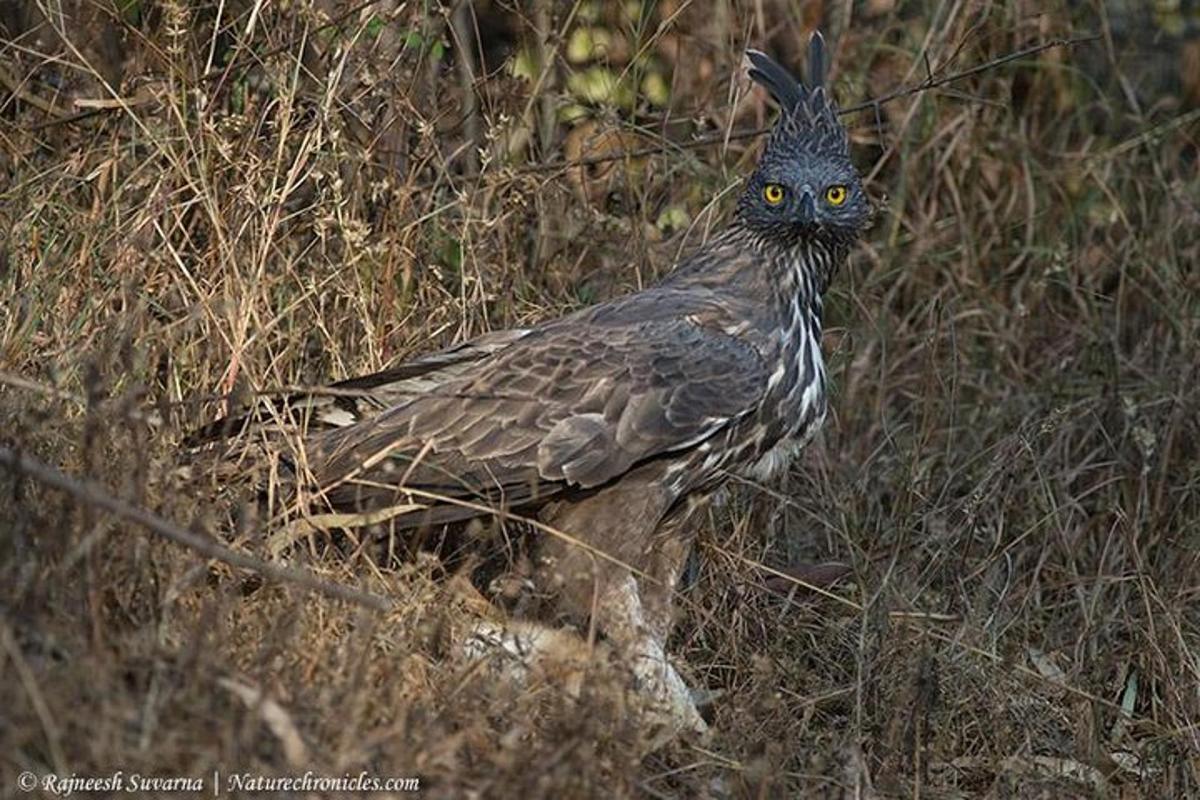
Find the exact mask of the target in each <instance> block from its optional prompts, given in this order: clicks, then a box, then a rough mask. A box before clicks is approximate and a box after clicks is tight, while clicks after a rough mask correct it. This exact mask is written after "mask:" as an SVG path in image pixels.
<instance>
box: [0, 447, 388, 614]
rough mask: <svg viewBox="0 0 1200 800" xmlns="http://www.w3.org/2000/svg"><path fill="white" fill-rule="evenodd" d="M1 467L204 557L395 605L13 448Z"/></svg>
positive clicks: (379, 607) (375, 605) (1, 451)
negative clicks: (221, 538)
mask: <svg viewBox="0 0 1200 800" xmlns="http://www.w3.org/2000/svg"><path fill="white" fill-rule="evenodd" d="M0 466H3V467H7V468H8V469H9V470H10V471H11V472H16V473H20V474H22V475H27V476H29V477H30V478H33V479H34V480H36V481H38V482H40V483H43V484H45V485H47V486H51V487H53V488H55V489H58V490H60V491H63V492H66V493H67V494H69V495H71V496H72V497H73V498H75V499H76V500H77V501H79V502H81V503H86V504H87V505H90V506H95V507H96V508H102V509H104V510H105V511H108V512H110V513H111V514H113V515H115V516H117V517H119V518H121V519H123V520H126V521H128V522H133V523H136V524H138V525H141V526H142V527H144V528H146V529H147V530H149V531H151V532H153V533H156V534H158V535H159V536H162V537H164V538H166V539H170V540H171V541H172V542H175V543H176V544H181V545H183V546H184V547H187V548H188V549H190V550H194V551H195V552H197V553H199V554H200V555H202V556H206V557H208V558H214V559H216V560H218V561H223V562H225V563H226V564H229V565H230V566H234V567H240V568H241V569H248V570H250V571H252V572H257V573H258V574H260V575H262V576H263V577H264V578H268V579H270V580H275V581H279V582H281V583H291V584H294V585H296V586H299V587H301V588H303V589H307V590H309V591H313V592H317V593H318V594H323V595H325V596H327V597H332V598H334V599H336V600H344V601H346V602H349V603H354V604H356V605H360V606H363V607H364V608H370V609H373V610H375V611H389V610H390V609H391V608H392V602H391V601H390V600H388V599H387V598H385V597H382V596H380V595H377V594H373V593H371V592H364V591H362V590H360V589H354V588H352V587H349V586H345V585H343V584H340V583H334V582H332V581H327V580H324V579H322V578H319V577H317V576H316V575H314V574H313V573H311V572H307V571H305V570H299V569H295V568H293V567H285V566H282V565H280V564H272V563H270V562H269V561H263V560H261V559H258V558H255V557H253V556H250V555H247V554H245V553H239V552H238V551H236V550H231V549H230V548H228V547H226V546H224V545H222V544H219V543H218V542H216V541H215V540H213V539H211V538H209V537H207V536H203V535H201V534H199V533H196V532H194V531H189V530H187V529H186V528H182V527H180V526H179V525H177V524H175V523H173V522H170V521H169V520H166V519H163V518H162V517H160V516H158V515H156V514H153V513H151V512H149V511H147V510H145V509H143V508H138V507H137V506H135V505H133V504H131V503H129V502H127V501H125V500H122V499H121V498H119V497H115V496H113V494H112V493H111V492H109V491H108V489H106V488H105V487H104V486H101V485H100V484H99V483H96V482H95V481H93V480H91V479H88V478H73V477H71V476H69V475H65V474H63V473H62V472H60V471H59V470H57V469H55V468H54V467H52V466H50V465H48V464H45V463H43V462H41V461H39V460H37V459H35V458H33V457H31V456H28V455H26V454H24V453H20V452H17V451H14V450H13V449H11V448H8V447H0Z"/></svg>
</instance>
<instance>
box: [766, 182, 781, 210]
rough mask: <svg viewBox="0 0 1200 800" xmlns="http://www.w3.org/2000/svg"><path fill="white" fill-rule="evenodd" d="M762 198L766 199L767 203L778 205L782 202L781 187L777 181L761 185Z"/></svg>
mask: <svg viewBox="0 0 1200 800" xmlns="http://www.w3.org/2000/svg"><path fill="white" fill-rule="evenodd" d="M763 200H766V201H767V205H772V206H777V205H779V204H780V203H782V202H783V187H782V186H780V185H779V184H778V183H768V184H767V185H766V186H764V187H763Z"/></svg>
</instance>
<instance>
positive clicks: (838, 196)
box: [825, 183, 846, 206]
mask: <svg viewBox="0 0 1200 800" xmlns="http://www.w3.org/2000/svg"><path fill="white" fill-rule="evenodd" d="M825 200H826V201H828V203H829V205H831V206H840V205H841V204H842V203H844V202H846V187H845V186H842V185H841V184H840V183H839V184H836V185H834V186H830V187H829V188H828V189H826V190H825Z"/></svg>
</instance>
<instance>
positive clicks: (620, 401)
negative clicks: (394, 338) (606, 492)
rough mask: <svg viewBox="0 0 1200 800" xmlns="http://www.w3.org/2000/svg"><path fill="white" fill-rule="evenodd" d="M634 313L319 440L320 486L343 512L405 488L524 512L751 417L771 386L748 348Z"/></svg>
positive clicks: (484, 367)
mask: <svg viewBox="0 0 1200 800" xmlns="http://www.w3.org/2000/svg"><path fill="white" fill-rule="evenodd" d="M626 316H627V315H624V314H613V313H609V314H608V315H607V316H605V317H602V318H601V321H600V322H597V321H596V320H595V319H587V318H579V317H575V318H566V319H564V320H561V321H560V322H559V323H557V324H551V325H547V326H546V327H544V328H541V329H538V330H536V331H534V332H533V333H531V334H529V335H528V336H526V337H524V338H522V339H521V340H519V341H517V342H514V343H513V344H512V345H511V346H509V347H507V348H505V349H503V350H501V351H498V352H497V353H495V354H493V355H492V356H491V357H488V358H486V359H483V360H482V361H480V362H479V363H478V364H477V365H476V366H475V367H474V368H473V373H474V374H473V375H472V376H471V377H468V378H463V379H460V380H456V381H452V382H450V383H447V384H445V385H444V386H441V387H439V388H438V389H437V390H436V391H434V392H431V393H429V394H426V395H422V396H420V397H416V398H411V399H409V400H406V401H405V402H402V403H400V404H399V405H397V406H395V407H394V408H392V409H389V410H388V411H387V412H385V413H383V414H381V415H379V416H378V417H376V418H374V419H373V420H371V421H369V422H366V423H363V424H360V425H355V426H352V427H350V428H346V429H342V430H335V431H329V432H327V433H324V434H320V435H318V436H317V437H314V438H313V439H312V440H311V441H310V442H309V445H310V447H309V451H310V452H309V463H310V464H311V465H312V467H313V472H314V475H315V477H316V478H317V480H318V482H319V483H320V484H322V485H332V484H341V487H340V488H339V489H337V490H336V491H335V492H334V493H333V494H332V497H333V499H334V501H335V502H339V501H341V502H345V501H350V500H353V502H354V503H355V504H359V505H361V504H363V503H368V504H375V503H378V502H388V501H390V500H391V498H392V497H393V496H394V495H395V494H396V488H395V487H397V486H398V485H399V484H400V483H403V485H404V486H406V487H410V488H414V489H420V490H421V491H424V492H433V493H437V494H441V495H444V496H446V497H448V498H451V499H459V500H470V501H472V502H483V503H488V504H495V503H504V504H506V505H508V506H510V507H511V506H518V505H523V504H526V503H529V502H531V501H532V500H533V499H537V500H542V499H546V498H548V497H550V496H553V495H554V494H556V493H558V492H560V491H562V490H564V489H566V488H568V487H580V488H591V487H595V486H599V485H602V484H604V483H607V482H608V481H610V480H612V479H613V478H615V477H618V476H619V475H621V474H622V473H624V472H625V471H627V470H628V469H629V468H630V467H631V466H633V465H634V464H637V463H639V462H642V461H645V460H647V459H651V458H654V457H657V456H660V455H663V454H666V453H670V452H673V451H676V450H679V449H681V448H685V447H688V446H691V445H693V444H696V443H697V442H699V441H701V440H703V439H705V438H707V437H709V436H711V435H713V434H714V433H716V432H717V431H718V430H720V429H722V428H723V427H725V426H726V425H728V424H730V423H731V422H732V421H734V420H736V419H738V418H739V417H741V416H743V415H744V414H746V413H748V412H750V411H751V410H753V409H754V408H755V406H756V405H757V403H758V402H759V400H760V398H761V394H762V392H763V390H764V388H765V384H766V377H767V376H766V369H765V366H764V360H763V357H762V354H761V353H760V351H759V349H758V348H757V347H756V346H754V344H753V343H752V342H750V341H748V340H746V339H744V338H738V337H735V336H733V335H730V334H728V333H726V332H725V331H724V330H723V329H722V328H723V326H721V325H713V324H704V323H702V322H700V321H698V319H697V318H696V317H695V316H692V317H690V318H689V317H680V316H676V317H674V318H669V317H668V318H662V317H664V316H665V315H659V316H660V318H658V319H651V320H649V321H640V322H626V321H625V318H626ZM628 316H631V317H636V314H631V315H628ZM385 452H386V453H387V456H386V457H385V458H383V459H382V460H380V461H379V463H378V464H376V465H374V466H372V467H371V468H370V469H366V470H364V469H363V465H364V464H365V463H367V462H368V461H371V460H374V459H376V458H377V457H378V456H379V455H381V454H383V453H385ZM418 456H419V458H418ZM351 474H353V475H355V476H356V477H355V479H354V480H353V481H345V477H346V476H347V475H351Z"/></svg>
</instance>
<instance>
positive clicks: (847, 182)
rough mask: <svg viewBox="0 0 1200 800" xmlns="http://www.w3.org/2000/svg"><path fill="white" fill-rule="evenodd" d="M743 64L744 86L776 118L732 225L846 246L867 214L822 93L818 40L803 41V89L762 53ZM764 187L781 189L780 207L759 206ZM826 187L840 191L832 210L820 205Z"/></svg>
mask: <svg viewBox="0 0 1200 800" xmlns="http://www.w3.org/2000/svg"><path fill="white" fill-rule="evenodd" d="M746 57H747V60H748V61H749V64H750V70H749V75H750V79H751V80H753V81H754V82H755V83H757V84H759V85H760V86H762V87H763V88H765V89H766V90H767V91H768V92H769V93H770V95H771V97H772V98H773V99H774V100H775V102H776V103H778V104H779V108H780V112H781V113H780V116H779V120H778V121H777V122H776V124H775V129H774V130H773V131H772V132H771V136H770V138H769V139H768V140H767V144H766V147H765V148H764V149H763V153H762V156H761V158H760V159H759V163H758V166H757V167H756V169H755V171H754V173H753V174H752V175H751V176H750V178H749V180H748V181H747V185H746V190H745V192H744V193H743V194H742V197H741V199H740V201H739V203H738V216H739V218H740V219H741V221H742V222H743V223H745V224H746V225H747V226H748V227H750V228H752V229H755V230H758V231H759V232H761V233H765V234H771V235H779V236H783V237H786V240H787V241H788V242H793V241H795V240H796V238H797V237H800V236H805V235H807V236H815V237H818V238H822V239H825V240H826V241H828V242H830V243H834V244H847V243H849V242H850V241H852V240H853V239H854V238H856V237H857V236H858V234H859V233H860V232H861V231H862V229H863V228H865V227H866V225H867V223H868V221H869V219H870V214H871V208H870V203H869V201H868V200H867V198H866V195H865V194H864V192H863V190H862V185H861V182H860V180H859V176H858V173H857V172H856V171H855V169H854V165H853V164H852V163H851V161H850V147H849V139H848V137H847V134H846V129H845V128H844V127H843V126H842V124H841V122H840V121H839V120H838V116H837V107H836V105H835V104H834V102H833V99H832V98H831V97H830V96H829V93H828V90H827V88H826V86H825V79H826V75H827V71H828V57H827V54H826V50H825V40H824V38H822V36H821V34H820V33H814V34H813V36H812V39H811V41H810V42H809V48H808V83H807V84H805V83H803V82H801V81H799V80H797V79H796V78H795V77H794V76H793V75H792V74H791V73H790V72H788V70H786V69H785V68H784V67H782V66H780V65H779V63H777V62H776V61H774V60H773V59H772V58H771V57H770V56H768V55H766V54H765V53H761V52H759V51H757V50H749V51H747V53H746ZM768 184H778V185H779V186H780V187H782V188H783V190H784V199H783V201H782V202H780V203H778V204H774V205H773V204H770V203H768V202H767V201H766V200H765V199H764V197H763V191H764V189H765V187H766V186H767V185H768ZM833 186H842V187H845V189H846V192H847V197H846V200H845V202H844V203H842V204H841V205H840V206H835V205H834V204H832V203H830V202H829V201H828V200H827V197H826V193H827V191H828V190H829V188H830V187H833Z"/></svg>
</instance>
